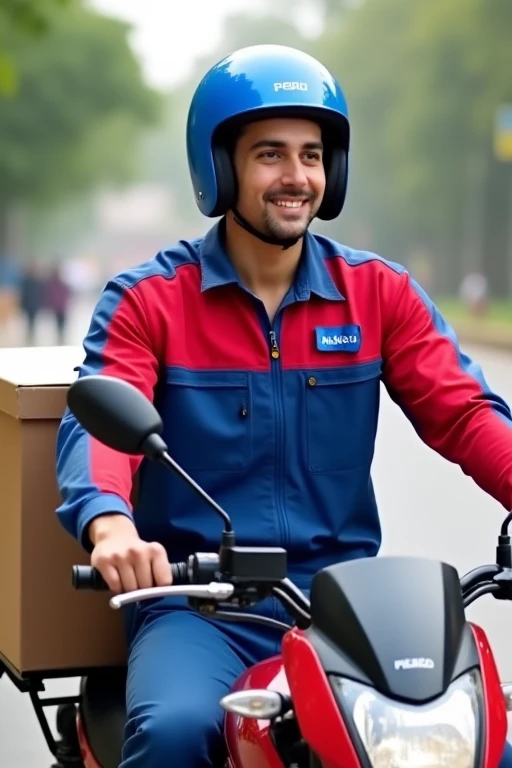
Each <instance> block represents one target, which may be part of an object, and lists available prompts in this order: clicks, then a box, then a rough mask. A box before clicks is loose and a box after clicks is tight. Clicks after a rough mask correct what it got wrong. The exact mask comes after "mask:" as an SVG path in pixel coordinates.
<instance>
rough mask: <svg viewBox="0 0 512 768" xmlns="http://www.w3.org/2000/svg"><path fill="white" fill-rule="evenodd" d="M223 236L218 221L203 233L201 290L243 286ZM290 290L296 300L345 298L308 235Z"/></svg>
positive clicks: (307, 234)
mask: <svg viewBox="0 0 512 768" xmlns="http://www.w3.org/2000/svg"><path fill="white" fill-rule="evenodd" d="M223 233H224V222H223V220H221V221H219V222H217V224H215V225H214V226H213V227H212V228H211V229H210V230H209V231H208V232H207V233H206V235H205V237H204V238H203V241H202V243H201V244H200V246H199V263H200V266H201V291H208V290H210V288H218V287H219V286H223V285H229V284H230V283H235V284H237V285H240V287H243V286H242V285H241V282H240V278H239V277H238V274H237V272H236V270H235V268H234V266H233V264H232V263H231V260H230V259H229V257H228V255H227V253H226V250H225V248H224V238H223ZM293 291H294V293H295V297H296V300H297V301H307V300H308V299H309V298H310V296H311V294H312V293H314V294H316V295H317V296H320V297H321V298H323V299H328V300H330V301H343V300H344V298H345V297H344V296H343V295H342V294H341V293H340V291H339V290H338V289H337V287H336V285H335V284H334V280H333V279H332V277H331V275H330V273H329V270H328V269H327V266H326V264H325V258H324V255H323V252H322V247H321V246H320V244H319V243H318V241H317V240H316V239H315V237H314V235H312V234H311V233H310V232H306V235H305V236H304V248H303V252H302V258H301V261H300V264H299V269H298V271H297V276H296V278H295V284H294V286H293Z"/></svg>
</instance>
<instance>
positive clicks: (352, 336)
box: [315, 325, 361, 352]
mask: <svg viewBox="0 0 512 768" xmlns="http://www.w3.org/2000/svg"><path fill="white" fill-rule="evenodd" d="M315 333H316V348H317V349H318V350H319V351H320V352H359V350H360V349H361V326H360V325H335V326H331V327H323V328H322V327H321V328H315Z"/></svg>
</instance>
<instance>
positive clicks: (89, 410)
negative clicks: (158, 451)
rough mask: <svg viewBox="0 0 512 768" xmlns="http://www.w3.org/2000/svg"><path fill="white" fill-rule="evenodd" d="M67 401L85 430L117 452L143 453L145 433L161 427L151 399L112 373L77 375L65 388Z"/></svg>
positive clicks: (150, 432)
mask: <svg viewBox="0 0 512 768" xmlns="http://www.w3.org/2000/svg"><path fill="white" fill-rule="evenodd" d="M67 404H68V407H69V410H70V411H71V413H72V414H73V415H74V416H75V417H76V418H77V420H78V422H79V423H80V424H81V425H82V427H83V428H84V429H85V430H86V431H87V432H89V434H91V435H92V436H93V437H95V438H96V439H97V440H99V441H100V442H101V443H104V444H105V445H108V446H109V447H110V448H114V449H115V450H116V451H120V452H121V453H129V454H135V455H138V454H143V453H144V442H145V441H146V439H147V438H148V437H149V435H151V434H154V433H156V434H158V435H159V434H161V433H162V430H163V424H162V420H161V418H160V415H159V413H158V411H157V410H156V408H155V407H154V405H153V403H151V401H150V400H148V398H147V397H145V396H144V395H143V394H142V392H140V391H139V390H138V389H137V388H136V387H134V386H133V384H129V383H128V382H126V381H123V380H122V379H117V378H114V377H113V376H103V375H100V374H96V375H90V376H83V377H82V378H79V379H77V381H75V382H74V383H73V384H72V385H71V386H70V388H69V390H68V394H67Z"/></svg>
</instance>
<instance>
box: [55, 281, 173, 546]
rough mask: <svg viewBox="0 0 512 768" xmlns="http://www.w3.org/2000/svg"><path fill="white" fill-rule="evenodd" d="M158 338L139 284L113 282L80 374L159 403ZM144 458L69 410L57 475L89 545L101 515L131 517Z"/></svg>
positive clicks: (61, 512) (69, 515) (72, 519)
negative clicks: (125, 386)
mask: <svg viewBox="0 0 512 768" xmlns="http://www.w3.org/2000/svg"><path fill="white" fill-rule="evenodd" d="M157 342H158V340H157V339H155V338H154V334H153V333H152V330H151V329H150V327H149V325H148V321H147V317H146V313H145V310H144V306H143V303H142V299H141V298H140V296H139V288H138V285H135V286H134V287H127V286H125V285H124V284H123V283H122V282H121V281H120V280H112V281H110V282H109V284H108V285H107V286H106V288H105V290H104V291H103V293H102V296H101V298H100V300H99V302H98V304H97V306H96V309H95V310H94V313H93V317H92V321H91V326H90V328H89V332H88V334H87V336H86V338H85V341H84V349H85V353H86V355H85V360H84V363H83V365H82V366H81V368H80V371H79V375H80V376H86V375H88V374H98V373H101V374H103V375H108V376H117V377H118V378H120V379H124V380H125V381H128V382H130V383H131V384H133V385H134V386H136V387H137V388H138V389H139V390H140V391H141V392H143V393H144V394H145V395H146V397H148V398H149V399H150V400H153V397H154V388H155V385H156V382H157V379H158V372H159V361H158V359H159V352H158V343H157ZM141 461H142V457H139V456H128V455H126V454H123V453H119V452H117V451H114V450H112V449H111V448H108V447H107V446H105V445H103V444H102V443H100V442H99V441H98V440H96V439H94V438H92V437H91V436H90V435H89V434H87V433H86V432H85V431H84V430H83V428H82V427H81V426H80V424H78V422H77V420H76V419H75V417H74V416H73V415H72V414H71V413H70V412H69V410H68V411H66V413H65V415H64V418H63V420H62V423H61V425H60V428H59V433H58V436H57V477H58V483H59V490H60V493H61V497H62V500H63V503H62V505H61V506H60V507H59V509H58V510H57V515H58V517H59V519H60V520H61V522H62V524H63V525H64V527H65V528H66V529H67V530H68V531H69V532H70V533H71V534H72V535H74V536H76V537H77V538H78V539H79V540H80V541H82V543H83V544H84V545H85V546H88V542H87V539H86V537H85V531H86V529H87V526H88V525H89V523H90V522H91V520H93V519H94V518H95V517H97V516H98V515H100V514H109V513H112V512H118V513H121V514H127V515H130V514H131V511H132V507H131V502H130V497H131V492H132V482H133V475H134V474H135V472H136V471H137V469H138V467H139V465H140V462H141Z"/></svg>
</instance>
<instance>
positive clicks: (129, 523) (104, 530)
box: [87, 512, 137, 546]
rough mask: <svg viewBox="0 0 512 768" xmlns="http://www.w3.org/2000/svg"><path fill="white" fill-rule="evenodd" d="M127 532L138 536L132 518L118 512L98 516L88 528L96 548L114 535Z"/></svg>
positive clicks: (90, 538)
mask: <svg viewBox="0 0 512 768" xmlns="http://www.w3.org/2000/svg"><path fill="white" fill-rule="evenodd" d="M127 532H128V533H130V532H131V533H134V534H137V529H136V527H135V523H134V522H133V520H132V518H131V517H128V516H127V515H123V514H119V513H118V512H107V513H105V514H103V515H98V517H95V518H94V519H93V520H91V522H90V523H89V525H88V527H87V536H88V537H89V540H90V541H91V543H92V544H93V545H94V546H96V544H98V543H99V542H100V541H103V540H104V539H106V538H109V537H110V536H112V535H113V534H116V533H127Z"/></svg>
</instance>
